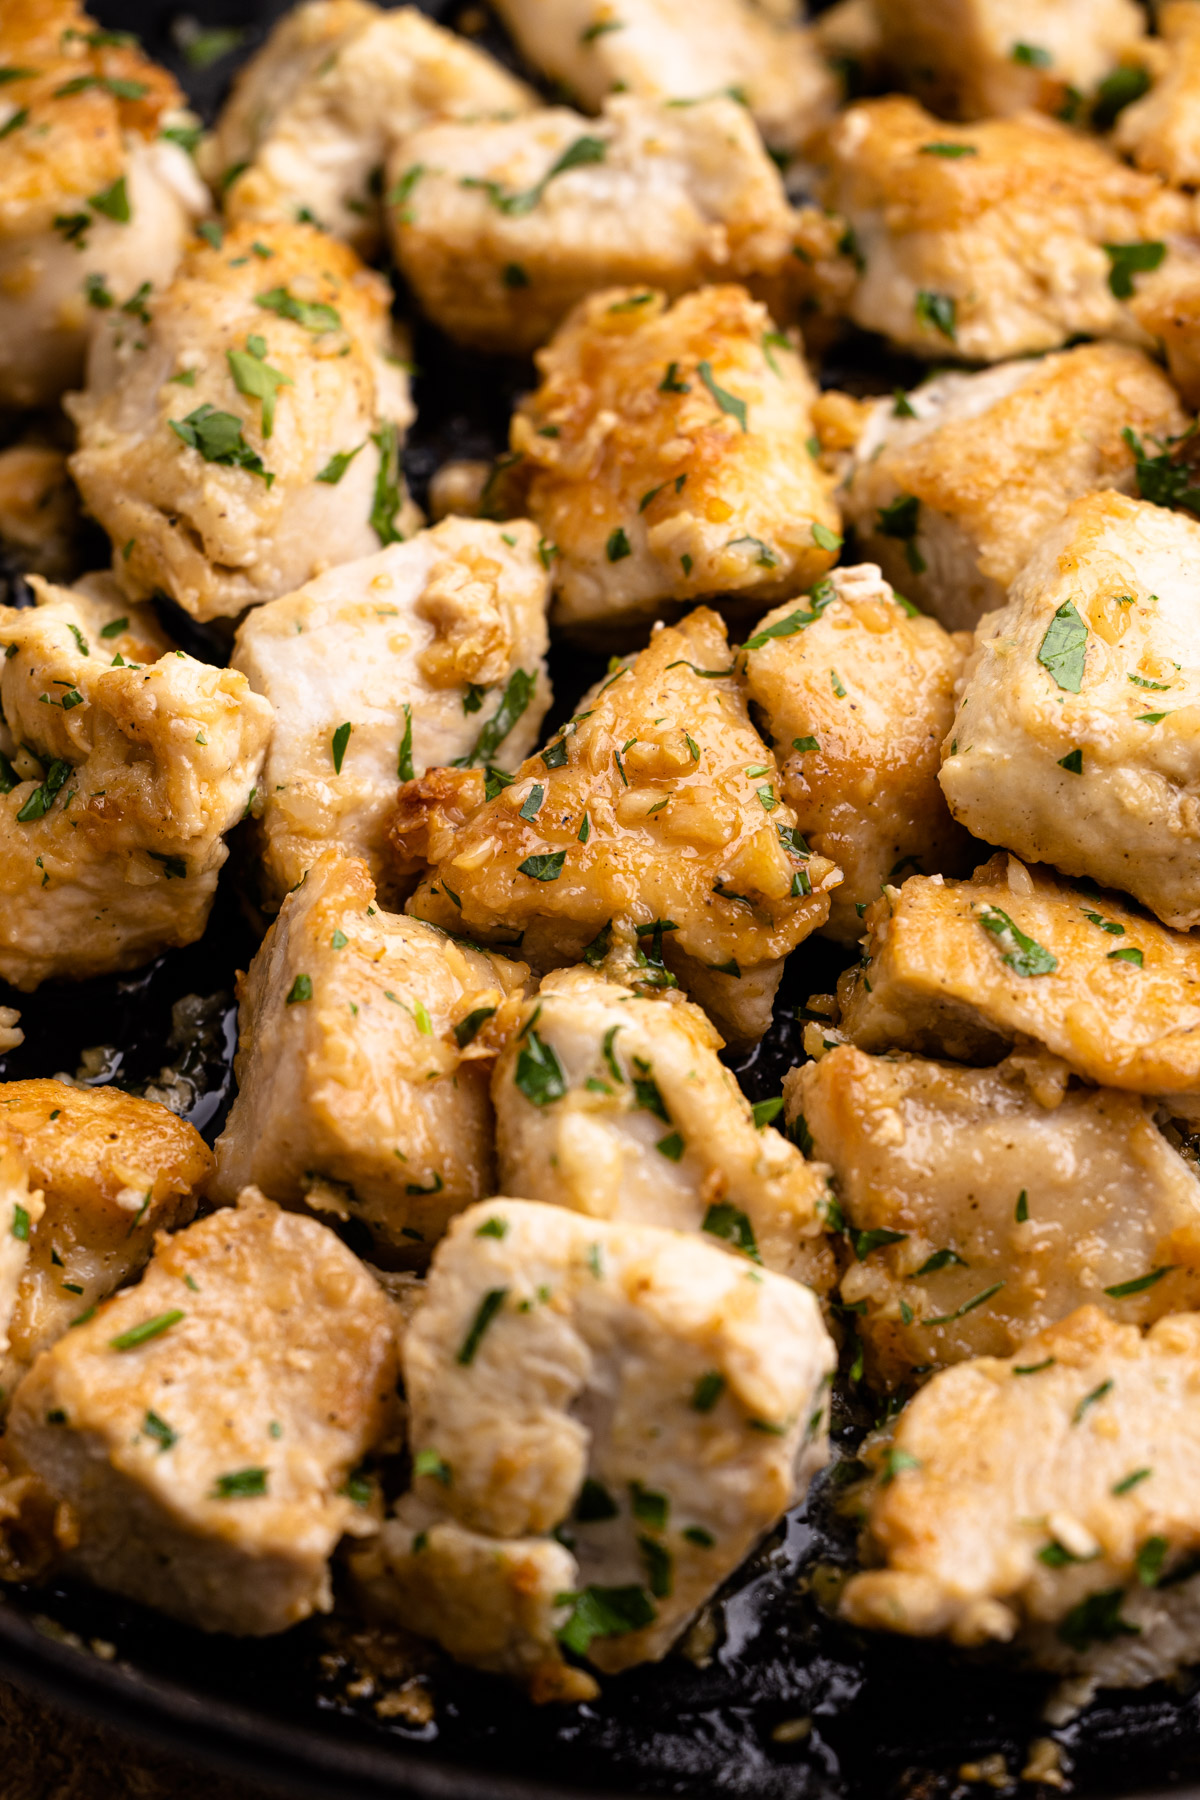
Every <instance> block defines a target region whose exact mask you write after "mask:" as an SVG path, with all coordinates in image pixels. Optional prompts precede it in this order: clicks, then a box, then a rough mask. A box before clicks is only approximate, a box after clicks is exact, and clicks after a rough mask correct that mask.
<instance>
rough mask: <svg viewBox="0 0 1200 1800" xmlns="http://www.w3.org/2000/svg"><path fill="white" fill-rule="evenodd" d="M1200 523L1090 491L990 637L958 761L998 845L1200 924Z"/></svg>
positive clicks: (990, 620)
mask: <svg viewBox="0 0 1200 1800" xmlns="http://www.w3.org/2000/svg"><path fill="white" fill-rule="evenodd" d="M1198 580H1200V525H1198V524H1197V523H1196V522H1195V521H1194V520H1192V519H1189V518H1187V517H1186V516H1185V515H1184V514H1182V513H1177V512H1169V511H1168V510H1167V509H1166V508H1165V507H1161V506H1151V505H1149V504H1148V503H1147V502H1146V501H1143V500H1131V499H1128V498H1127V497H1126V496H1125V495H1124V494H1114V493H1099V494H1089V495H1086V496H1085V497H1084V498H1083V499H1080V500H1076V501H1075V502H1074V503H1073V504H1072V506H1071V507H1070V509H1069V511H1068V512H1067V514H1066V516H1065V517H1064V518H1063V519H1062V520H1061V522H1060V523H1059V524H1058V525H1057V526H1056V527H1054V528H1053V529H1052V530H1051V531H1050V532H1049V533H1048V534H1047V535H1046V536H1045V537H1044V538H1043V539H1042V541H1041V543H1040V545H1039V546H1038V548H1037V549H1036V550H1035V552H1034V554H1033V557H1032V558H1031V560H1030V561H1029V562H1028V563H1027V564H1026V565H1025V567H1024V569H1022V571H1021V573H1020V575H1019V576H1018V577H1017V580H1016V581H1015V583H1014V584H1013V587H1012V589H1011V592H1010V598H1009V602H1008V605H1007V606H1005V607H1004V608H1003V609H1002V610H1001V611H999V612H995V613H991V614H989V615H988V616H987V617H986V618H985V619H984V620H983V621H982V623H981V624H980V626H979V629H978V631H977V632H976V634H975V649H974V652H973V654H972V655H971V657H970V658H969V660H968V662H967V665H966V668H965V670H964V672H963V680H962V683H961V685H960V688H959V697H958V708H957V711H956V713H955V717H954V724H953V727H952V730H951V732H950V733H949V734H948V736H949V744H950V748H949V754H948V755H947V756H946V757H945V760H944V761H943V764H942V770H941V776H940V779H941V784H942V789H943V791H944V793H945V795H946V799H947V801H948V802H949V805H950V810H951V812H952V813H953V814H954V816H955V818H957V819H960V820H961V821H962V823H963V824H964V825H965V826H966V827H967V829H968V830H969V831H972V832H973V833H974V834H975V836H976V837H978V838H982V839H983V841H984V842H985V843H990V844H1003V845H1004V846H1005V847H1006V848H1007V849H1010V850H1014V851H1016V853H1017V854H1018V855H1019V856H1022V857H1025V858H1027V859H1028V860H1030V861H1032V862H1047V863H1053V864H1054V865H1055V867H1056V868H1058V869H1060V870H1061V871H1062V872H1063V873H1064V874H1067V875H1080V876H1086V877H1088V878H1089V879H1090V880H1092V881H1098V882H1101V883H1103V885H1104V886H1105V887H1112V888H1120V889H1123V890H1124V891H1125V892H1126V893H1130V894H1133V895H1134V897H1135V898H1136V899H1138V900H1140V901H1141V902H1142V904H1143V905H1144V906H1148V907H1149V908H1150V909H1151V911H1152V912H1154V913H1156V914H1157V915H1158V917H1159V918H1160V919H1162V920H1163V922H1164V923H1165V924H1168V925H1174V926H1177V927H1179V928H1180V929H1181V930H1188V929H1190V928H1191V927H1192V926H1194V925H1197V924H1200V744H1198V743H1197V739H1196V735H1195V725H1194V721H1195V719H1196V717H1197V716H1198V715H1197V712H1196V708H1197V706H1198V705H1200V655H1198V653H1197V647H1196V631H1195V617H1196V608H1195V590H1196V583H1197V581H1198Z"/></svg>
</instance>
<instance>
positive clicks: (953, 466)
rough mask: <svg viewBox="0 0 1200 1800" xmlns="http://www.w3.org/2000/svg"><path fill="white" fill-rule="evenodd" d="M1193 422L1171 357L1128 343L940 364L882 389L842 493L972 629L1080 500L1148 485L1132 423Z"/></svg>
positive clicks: (897, 573)
mask: <svg viewBox="0 0 1200 1800" xmlns="http://www.w3.org/2000/svg"><path fill="white" fill-rule="evenodd" d="M1187 424H1188V420H1187V415H1186V414H1185V413H1184V411H1183V408H1182V407H1181V406H1180V404H1179V396H1178V395H1177V393H1176V392H1175V389H1174V388H1173V387H1172V386H1171V383H1170V382H1169V381H1168V380H1167V378H1166V376H1165V375H1164V374H1163V372H1162V370H1161V369H1159V368H1158V367H1157V365H1156V364H1154V363H1152V362H1151V361H1150V359H1149V357H1148V356H1146V355H1145V354H1144V353H1143V352H1142V351H1140V350H1135V349H1132V348H1130V347H1128V346H1125V345H1121V344H1081V345H1080V346H1079V347H1078V348H1077V349H1074V350H1065V351H1062V352H1060V353H1059V354H1057V355H1053V356H1047V357H1045V358H1043V359H1040V360H1037V361H1034V360H1023V361H1020V362H1010V363H1003V364H1001V365H999V366H998V367H996V368H994V369H985V370H982V371H981V372H980V373H978V374H972V375H959V374H949V375H938V376H935V377H934V378H933V380H931V381H927V382H925V383H924V384H923V385H922V386H921V387H918V388H915V389H914V390H913V391H912V392H911V393H910V394H908V395H907V396H902V397H901V398H899V399H897V400H896V401H893V400H891V399H888V400H880V401H878V402H876V404H875V406H874V408H873V409H872V412H871V415H870V416H869V418H868V420H867V422H866V426H865V429H864V431H863V433H862V436H861V437H860V439H859V442H858V444H857V446H856V449H855V453H854V464H853V468H852V470H851V473H850V476H849V479H848V481H847V483H846V487H845V490H844V499H843V504H844V506H845V509H846V515H847V517H848V518H849V519H850V520H851V522H852V523H853V525H854V528H855V533H856V539H857V542H858V544H859V547H860V548H861V550H862V551H863V553H864V555H869V556H871V557H873V558H874V559H875V560H876V561H878V563H879V564H880V566H881V568H882V569H883V571H884V574H885V575H886V576H887V578H888V580H889V581H893V582H895V583H896V585H897V586H898V587H900V588H901V589H902V590H903V591H904V593H906V594H907V595H908V596H909V597H910V599H913V600H915V601H916V602H917V603H918V605H920V606H922V607H924V608H925V609H926V610H927V611H929V612H931V613H933V614H934V616H935V617H936V618H938V619H940V620H941V621H942V624H943V625H945V626H946V627H947V628H948V629H950V630H973V629H974V628H975V626H976V625H977V624H978V623H979V620H980V618H981V617H982V615H983V614H984V613H985V612H989V611H991V610H992V608H993V607H998V606H1003V605H1004V602H1005V599H1006V598H1007V594H1008V589H1009V587H1010V585H1011V584H1012V582H1013V581H1015V579H1016V577H1017V575H1018V573H1019V572H1020V569H1021V567H1022V565H1023V564H1024V563H1025V562H1026V561H1027V560H1028V558H1029V555H1030V552H1031V551H1032V549H1033V547H1034V545H1035V544H1036V543H1037V541H1038V539H1039V538H1041V537H1042V536H1043V535H1044V534H1045V533H1046V532H1047V531H1048V530H1049V529H1050V527H1051V526H1052V525H1055V524H1057V522H1058V520H1059V519H1060V518H1061V517H1062V515H1063V513H1064V512H1065V511H1066V509H1067V506H1068V505H1069V503H1070V502H1071V501H1072V500H1075V499H1077V498H1078V497H1079V496H1080V495H1082V494H1089V493H1092V492H1094V491H1095V490H1096V489H1097V488H1115V489H1118V490H1119V491H1122V492H1124V493H1133V492H1134V491H1135V490H1136V486H1137V475H1136V464H1135V460H1134V454H1133V450H1132V448H1131V446H1130V444H1129V441H1128V440H1127V438H1126V437H1125V435H1124V434H1125V432H1126V431H1129V430H1131V431H1132V432H1133V434H1134V436H1135V438H1137V439H1142V438H1152V439H1159V438H1163V439H1165V438H1168V437H1175V436H1177V435H1178V434H1180V433H1181V432H1183V431H1185V430H1186V428H1187Z"/></svg>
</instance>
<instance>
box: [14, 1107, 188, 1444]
mask: <svg viewBox="0 0 1200 1800" xmlns="http://www.w3.org/2000/svg"><path fill="white" fill-rule="evenodd" d="M4 1148H7V1149H9V1150H10V1151H12V1152H13V1153H14V1154H15V1155H16V1156H17V1157H18V1158H19V1159H20V1161H21V1162H22V1163H23V1165H24V1166H25V1168H26V1169H27V1171H28V1179H29V1184H30V1186H31V1187H32V1188H34V1189H36V1190H40V1192H41V1194H42V1207H41V1209H40V1210H39V1212H38V1213H37V1215H36V1216H34V1217H33V1218H32V1219H31V1221H30V1222H29V1223H28V1224H27V1226H26V1235H25V1241H26V1243H27V1245H28V1261H27V1262H26V1264H25V1267H24V1269H23V1271H22V1274H21V1278H20V1283H19V1286H18V1287H17V1289H16V1293H15V1304H14V1306H13V1309H12V1311H11V1313H10V1315H9V1323H8V1340H9V1341H8V1354H7V1355H6V1356H3V1357H0V1388H2V1389H3V1393H0V1412H2V1411H3V1409H4V1407H5V1405H6V1404H7V1400H8V1399H10V1398H11V1396H12V1393H13V1390H14V1388H15V1386H16V1384H17V1382H18V1381H19V1380H20V1378H21V1376H22V1374H23V1373H24V1372H25V1370H26V1369H27V1368H28V1367H29V1365H30V1364H31V1363H32V1362H33V1361H34V1359H35V1358H36V1357H37V1356H39V1355H40V1354H41V1352H42V1351H43V1350H48V1349H49V1348H50V1346H51V1344H55V1343H57V1342H58V1340H59V1338H61V1337H62V1335H63V1333H64V1332H65V1331H67V1330H68V1328H69V1327H70V1326H71V1325H73V1324H74V1323H75V1322H76V1320H78V1319H83V1318H87V1317H90V1316H91V1314H92V1313H93V1312H94V1311H95V1310H96V1307H97V1305H98V1304H99V1302H100V1301H101V1300H105V1299H107V1297H108V1296H109V1294H111V1293H112V1292H113V1291H114V1289H116V1288H118V1287H120V1286H121V1285H122V1284H123V1283H124V1282H126V1281H128V1280H129V1278H130V1277H131V1276H132V1275H135V1274H136V1273H137V1271H138V1270H139V1269H140V1268H141V1267H142V1266H143V1264H144V1263H145V1262H146V1261H147V1259H148V1258H149V1255H150V1252H151V1250H152V1248H153V1245H154V1234H155V1232H156V1231H165V1230H170V1229H172V1228H173V1227H175V1226H177V1225H186V1224H187V1222H188V1220H189V1219H190V1218H191V1216H192V1214H193V1213H194V1212H195V1210H196V1202H197V1200H198V1199H199V1198H200V1196H201V1195H202V1194H203V1193H204V1192H205V1189H206V1188H207V1186H208V1180H209V1176H210V1174H211V1171H212V1166H213V1159H212V1154H211V1152H210V1151H209V1150H208V1148H207V1146H206V1145H205V1143H204V1140H203V1139H202V1138H201V1136H200V1134H199V1132H198V1131H196V1130H194V1129H193V1127H192V1126H191V1125H188V1124H185V1122H184V1121H183V1120H182V1119H177V1118H176V1117H175V1115H174V1113H171V1112H168V1111H167V1109H166V1107H165V1106H158V1105H156V1104H155V1102H154V1101H152V1100H139V1099H137V1098H136V1097H135V1096H134V1095H132V1094H123V1093H121V1092H120V1090H119V1089H117V1088H73V1087H67V1086H66V1085H65V1084H64V1083H63V1082H61V1081H8V1082H3V1083H0V1150H2V1149H4Z"/></svg>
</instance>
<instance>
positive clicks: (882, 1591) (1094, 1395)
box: [841, 1307, 1200, 1687]
mask: <svg viewBox="0 0 1200 1800" xmlns="http://www.w3.org/2000/svg"><path fill="white" fill-rule="evenodd" d="M1198 1381H1200V1315H1197V1314H1196V1313H1186V1314H1181V1315H1179V1316H1176V1317H1173V1318H1167V1319H1160V1320H1159V1321H1158V1323H1157V1324H1156V1325H1155V1326H1154V1327H1153V1329H1152V1330H1151V1331H1150V1332H1149V1333H1148V1334H1147V1335H1146V1336H1144V1337H1143V1335H1142V1333H1141V1332H1140V1331H1139V1330H1138V1329H1137V1327H1136V1326H1134V1325H1118V1324H1117V1323H1115V1321H1113V1320H1112V1319H1107V1318H1105V1316H1104V1315H1103V1314H1102V1313H1101V1312H1099V1311H1097V1310H1096V1309H1095V1308H1093V1307H1084V1308H1082V1309H1081V1310H1080V1311H1079V1312H1077V1313H1074V1314H1073V1315H1072V1316H1071V1318H1069V1319H1066V1320H1064V1321H1063V1323H1062V1324H1061V1325H1055V1326H1052V1327H1051V1328H1050V1329H1049V1330H1048V1331H1044V1332H1042V1333H1041V1335H1040V1336H1038V1337H1035V1338H1030V1339H1029V1340H1028V1342H1027V1343H1025V1344H1023V1345H1022V1347H1021V1349H1020V1351H1019V1352H1018V1353H1017V1355H1016V1356H1015V1357H1013V1358H1012V1360H1011V1361H1003V1362H1002V1361H1000V1360H998V1359H996V1358H993V1357H986V1358H983V1359H981V1360H980V1361H978V1362H969V1363H963V1364H960V1366H959V1367H958V1368H956V1369H945V1370H943V1371H942V1373H941V1374H940V1375H936V1376H935V1377H934V1378H933V1380H932V1381H931V1382H930V1383H929V1385H928V1386H927V1387H926V1388H924V1389H923V1390H922V1391H921V1393H919V1394H918V1395H917V1396H916V1398H915V1399H913V1400H911V1401H910V1402H909V1404H908V1405H907V1406H906V1407H905V1409H904V1411H903V1412H902V1413H901V1415H900V1418H899V1421H898V1423H897V1425H896V1428H895V1434H894V1437H893V1439H892V1441H891V1443H890V1444H889V1445H888V1446H887V1448H886V1449H885V1450H884V1451H883V1454H882V1457H881V1459H880V1461H881V1465H882V1466H881V1470H880V1478H879V1481H878V1483H877V1485H876V1486H875V1488H874V1490H873V1493H872V1498H871V1504H870V1513H869V1518H868V1525H867V1532H866V1536H865V1541H864V1552H865V1554H866V1556H868V1557H869V1558H870V1559H871V1561H872V1562H876V1563H882V1564H883V1565H884V1566H883V1567H882V1568H869V1569H868V1570H866V1571H865V1572H864V1573H862V1574H859V1575H856V1576H855V1577H854V1578H853V1579H852V1580H851V1581H850V1582H849V1584H848V1585H847V1587H846V1588H845V1590H844V1592H843V1595H842V1601H841V1610H842V1614H843V1617H845V1618H846V1619H848V1620H849V1621H850V1622H851V1623H852V1624H854V1625H860V1626H862V1625H865V1626H874V1627H878V1628H880V1629H882V1630H885V1631H899V1632H903V1633H905V1634H906V1635H907V1636H911V1637H926V1636H931V1635H933V1634H935V1633H945V1634H947V1635H948V1636H949V1637H951V1638H952V1639H953V1640H954V1641H955V1642H956V1643H960V1644H978V1643H983V1642H986V1641H987V1640H988V1639H993V1640H994V1639H1000V1640H1001V1641H1004V1640H1007V1639H1013V1638H1015V1639H1016V1642H1017V1645H1018V1646H1019V1647H1020V1649H1021V1650H1022V1651H1023V1652H1024V1653H1025V1654H1026V1656H1027V1658H1032V1660H1033V1661H1035V1662H1037V1663H1040V1664H1041V1665H1042V1666H1043V1667H1045V1668H1049V1669H1054V1670H1057V1671H1060V1672H1063V1673H1068V1672H1069V1673H1075V1674H1083V1675H1088V1676H1090V1677H1091V1678H1092V1683H1093V1684H1094V1685H1102V1686H1105V1687H1142V1686H1144V1685H1145V1684H1146V1683H1147V1682H1150V1681H1155V1680H1158V1679H1160V1678H1161V1677H1163V1676H1165V1675H1170V1674H1172V1673H1173V1672H1174V1671H1175V1670H1176V1669H1177V1668H1178V1667H1179V1666H1180V1665H1181V1664H1184V1663H1191V1662H1195V1660H1196V1657H1197V1654H1198V1653H1200V1644H1198V1642H1197V1638H1196V1604H1197V1599H1198V1598H1200V1579H1198V1578H1197V1577H1196V1576H1195V1575H1194V1574H1193V1573H1191V1571H1192V1570H1193V1568H1194V1558H1195V1552H1196V1550H1197V1547H1200V1514H1198V1512H1197V1502H1196V1494H1197V1483H1198V1481H1200V1430H1198V1428H1197V1423H1196V1386H1197V1382H1198ZM1177 1577H1178V1579H1176V1578H1177Z"/></svg>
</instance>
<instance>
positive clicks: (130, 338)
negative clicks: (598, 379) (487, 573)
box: [69, 224, 418, 619]
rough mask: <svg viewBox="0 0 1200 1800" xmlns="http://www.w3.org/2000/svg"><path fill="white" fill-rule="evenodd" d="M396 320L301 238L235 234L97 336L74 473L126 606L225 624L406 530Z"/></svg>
mask: <svg viewBox="0 0 1200 1800" xmlns="http://www.w3.org/2000/svg"><path fill="white" fill-rule="evenodd" d="M390 304H391V293H390V291H389V289H388V287H387V284H386V282H384V281H383V280H382V279H381V278H380V277H379V276H378V275H375V274H373V273H372V272H371V271H370V270H368V269H365V268H364V267H363V265H362V264H361V263H360V262H359V260H358V258H357V257H356V256H355V254H354V252H353V251H352V250H349V249H347V247H346V246H345V245H344V244H338V243H335V242H333V241H332V240H331V239H330V238H328V237H326V236H325V235H324V234H323V233H322V232H319V231H316V230H314V228H313V227H312V226H310V225H286V226H272V227H269V228H268V227H256V226H254V225H253V224H242V225H239V226H236V227H235V228H234V229H233V230H231V231H228V232H226V233H225V235H224V239H223V240H222V238H221V233H220V228H219V227H214V230H213V234H212V236H211V238H210V239H209V241H207V242H205V243H203V244H201V243H198V242H197V243H193V245H192V248H191V249H190V250H189V252H188V254H187V256H186V258H185V259H184V262H183V264H182V266H181V268H180V270H179V273H178V274H177V275H176V277H175V279H174V281H173V282H172V283H171V285H170V286H169V287H168V288H167V289H166V290H165V291H164V292H163V293H162V294H160V295H158V296H156V298H155V300H154V303H153V307H152V312H151V318H150V323H149V324H148V325H145V326H144V327H138V328H133V329H131V328H130V326H129V323H128V321H126V320H121V321H120V322H119V323H118V324H117V325H114V326H112V327H111V328H106V329H104V330H102V331H101V332H99V333H98V334H97V336H96V339H95V342H94V344H93V348H92V355H91V359H90V366H89V370H88V385H87V387H86V389H85V390H84V392H83V393H81V394H75V395H73V396H72V397H71V401H70V407H69V410H70V412H71V415H72V417H73V418H74V420H75V422H76V424H77V425H78V427H79V449H78V450H77V451H76V452H75V454H74V456H73V457H72V458H71V472H72V474H73V475H74V477H75V479H76V481H77V482H78V483H79V487H80V491H81V492H82V494H83V498H84V502H85V504H86V506H87V508H88V510H89V511H90V512H91V513H93V514H94V515H95V517H96V518H97V519H99V521H100V523H101V525H103V527H104V529H105V530H106V531H107V532H108V535H109V537H110V538H111V539H112V542H113V573H114V574H115V575H116V577H117V579H118V581H119V582H120V583H121V586H122V588H123V589H124V590H125V592H126V593H127V594H128V595H129V597H130V598H131V599H134V600H138V599H143V598H146V597H148V596H149V595H150V594H152V593H154V592H156V591H158V590H162V591H164V592H166V593H167V594H169V595H170V596H171V598H172V599H174V600H177V601H178V602H179V604H180V605H181V606H182V607H184V609H185V610H186V611H187V612H190V613H191V614H192V615H193V616H194V617H195V618H198V619H212V618H218V617H231V616H233V615H235V614H237V613H240V612H241V611H242V610H243V608H244V607H247V606H253V605H256V604H257V603H258V602H259V601H261V600H273V599H274V598H275V597H276V595H278V594H287V593H290V592H291V591H292V590H293V589H294V588H298V587H300V586H301V585H302V584H303V583H304V582H306V581H308V580H310V579H311V577H312V576H314V575H317V574H320V573H321V572H322V571H323V570H325V569H327V568H329V567H331V566H332V565H333V564H335V563H341V562H351V561H353V559H354V558H355V557H360V556H368V555H370V554H371V552H372V551H374V550H378V549H379V547H380V546H381V545H385V544H390V543H394V542H395V541H396V539H397V538H398V537H401V536H403V535H404V534H405V533H407V532H408V531H410V530H412V529H413V527H414V525H415V523H416V522H417V518H418V515H417V513H416V509H415V508H414V507H413V505H412V503H411V501H409V500H408V498H407V496H406V494H405V491H404V481H403V477H402V475H401V474H400V471H399V452H400V445H401V443H402V441H403V434H404V431H405V428H406V427H407V425H408V424H409V422H410V420H411V418H412V416H413V413H412V405H411V402H410V400H409V397H408V376H407V374H406V373H405V370H404V368H403V367H402V366H400V364H399V362H398V360H397V358H396V357H395V355H394V351H395V348H396V340H395V338H394V336H393V332H392V326H391V320H390V317H389V311H388V309H389V306H390Z"/></svg>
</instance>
